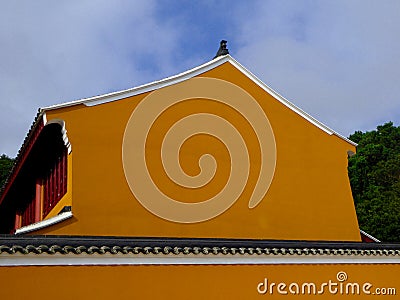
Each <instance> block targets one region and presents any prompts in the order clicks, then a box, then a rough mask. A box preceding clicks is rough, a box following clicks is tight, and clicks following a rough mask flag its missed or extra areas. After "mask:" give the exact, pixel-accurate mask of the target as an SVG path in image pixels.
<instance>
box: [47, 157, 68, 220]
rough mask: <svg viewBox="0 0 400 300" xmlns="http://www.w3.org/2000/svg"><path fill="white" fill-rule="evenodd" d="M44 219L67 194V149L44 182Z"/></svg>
mask: <svg viewBox="0 0 400 300" xmlns="http://www.w3.org/2000/svg"><path fill="white" fill-rule="evenodd" d="M43 192H44V195H43V217H45V216H46V215H47V214H48V213H49V212H50V211H51V210H52V209H53V208H54V206H55V205H56V204H57V203H58V201H60V199H61V198H62V197H63V196H64V195H65V193H66V192H67V149H65V150H64V151H63V152H62V154H61V156H59V157H58V158H57V161H56V162H55V163H54V164H53V166H52V167H51V169H50V171H49V173H48V174H47V176H46V177H45V178H44V180H43Z"/></svg>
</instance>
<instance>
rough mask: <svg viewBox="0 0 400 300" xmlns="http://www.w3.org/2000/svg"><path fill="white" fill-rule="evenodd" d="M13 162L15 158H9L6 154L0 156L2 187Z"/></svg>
mask: <svg viewBox="0 0 400 300" xmlns="http://www.w3.org/2000/svg"><path fill="white" fill-rule="evenodd" d="M13 164H14V159H12V158H9V157H8V156H7V155H5V154H2V155H1V156H0V188H2V186H3V184H4V182H5V181H6V179H7V177H8V174H9V173H10V171H11V168H12V166H13Z"/></svg>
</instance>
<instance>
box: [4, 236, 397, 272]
mask: <svg viewBox="0 0 400 300" xmlns="http://www.w3.org/2000/svg"><path fill="white" fill-rule="evenodd" d="M388 263H390V264H399V263H400V244H382V243H379V244H375V243H355V242H327V241H277V240H239V239H181V238H136V237H103V236H11V235H1V236H0V266H21V265H150V264H155V265H164V264H165V265H168V264H170V265H180V264H183V265H185V264H187V265H192V264H193V265H195V264H203V265H208V264H211V265H212V264H221V265H224V264H225V265H226V264H230V265H235V264H250V265H251V264H388Z"/></svg>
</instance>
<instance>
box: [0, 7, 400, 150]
mask: <svg viewBox="0 0 400 300" xmlns="http://www.w3.org/2000/svg"><path fill="white" fill-rule="evenodd" d="M399 36H400V1H397V0H380V1H378V0H376V1H375V0H374V1H373V0H325V1H316V0H314V1H311V0H267V1H224V0H220V1H214V0H210V1H196V2H195V1H155V0H154V1H151V0H150V1H149V0H146V1H124V0H116V1H105V0H103V1H101V0H98V1H93V0H79V1H78V0H69V1H50V0H46V1H45V0H35V1H29V0H20V1H3V3H2V4H1V10H0V45H1V47H0V114H1V115H0V122H1V123H0V124H1V126H0V154H2V153H6V154H7V155H9V156H12V157H13V156H15V155H16V153H17V151H18V149H19V148H20V146H21V143H22V142H23V139H24V137H25V135H26V133H27V131H28V130H29V127H30V125H31V124H32V121H33V119H34V117H35V115H36V112H37V109H38V108H39V107H44V106H48V105H52V104H57V103H62V102H66V101H71V100H76V99H81V98H85V97H90V96H95V95H99V94H103V93H107V92H111V91H117V90H121V89H127V88H130V87H134V86H137V85H140V84H143V83H146V82H150V81H154V80H158V79H161V78H164V77H168V76H171V75H174V74H177V73H180V72H183V71H186V70H188V69H191V68H193V67H195V66H197V65H199V64H202V63H204V62H206V61H208V60H210V59H212V58H213V56H214V55H215V53H216V51H217V49H218V46H219V41H220V40H221V39H226V40H228V49H229V51H230V53H231V55H232V56H233V57H234V58H235V59H237V60H238V61H239V62H240V63H241V64H242V65H244V66H245V67H246V68H247V69H249V70H250V71H251V72H253V73H254V74H255V75H256V76H258V77H259V78H260V79H261V80H262V81H263V82H265V83H266V84H267V85H269V86H270V87H272V88H273V89H275V90H276V91H277V92H279V93H280V94H281V95H283V96H284V97H285V98H287V99H288V100H289V101H291V102H293V103H294V104H295V105H297V106H299V107H300V108H301V109H303V110H305V111H306V112H307V113H309V114H311V115H312V116H314V117H315V118H317V119H318V120H319V121H321V122H323V123H325V124H326V125H328V126H329V127H331V128H332V129H334V130H335V131H337V132H339V133H340V134H342V135H345V136H348V135H349V134H351V133H353V132H354V131H356V130H362V131H366V130H372V129H374V128H375V127H376V126H377V125H380V124H383V123H385V122H387V121H393V122H394V123H395V125H397V126H398V125H400V84H398V78H400V59H399V56H400V39H399V38H398V37H399Z"/></svg>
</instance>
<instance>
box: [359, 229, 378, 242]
mask: <svg viewBox="0 0 400 300" xmlns="http://www.w3.org/2000/svg"><path fill="white" fill-rule="evenodd" d="M360 232H361V234H363V235H365V236H366V237H368V238H370V239H371V240H373V241H374V242H377V243H381V241H380V240H378V239H377V238H376V237H373V236H372V235H370V234H368V233H366V232H365V231H364V230H361V229H360Z"/></svg>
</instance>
